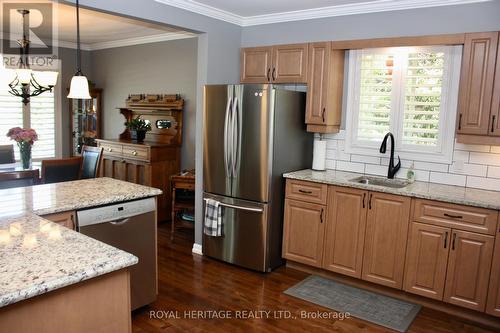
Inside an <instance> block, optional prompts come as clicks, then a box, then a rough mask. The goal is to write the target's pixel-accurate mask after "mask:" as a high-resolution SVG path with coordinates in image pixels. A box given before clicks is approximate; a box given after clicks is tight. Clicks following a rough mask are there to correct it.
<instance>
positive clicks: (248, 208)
mask: <svg viewBox="0 0 500 333" xmlns="http://www.w3.org/2000/svg"><path fill="white" fill-rule="evenodd" d="M204 198H212V199H215V200H218V201H219V202H221V204H222V206H223V208H222V223H223V227H222V230H223V235H222V236H221V237H212V236H207V235H205V234H203V254H204V255H207V256H209V257H212V258H215V259H219V260H222V261H226V262H229V263H232V264H236V265H239V266H242V267H245V268H250V269H254V270H257V271H261V272H265V271H267V269H268V265H269V263H268V253H267V246H266V244H267V237H268V221H267V217H268V205H267V204H260V203H255V202H251V201H246V200H238V199H234V198H229V197H223V196H218V195H213V194H209V193H205V194H204Z"/></svg>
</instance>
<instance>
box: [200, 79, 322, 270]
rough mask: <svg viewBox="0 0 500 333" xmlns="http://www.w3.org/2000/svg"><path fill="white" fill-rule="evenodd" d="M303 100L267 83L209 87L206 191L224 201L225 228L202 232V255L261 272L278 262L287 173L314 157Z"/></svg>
mask: <svg viewBox="0 0 500 333" xmlns="http://www.w3.org/2000/svg"><path fill="white" fill-rule="evenodd" d="M305 100H306V96H305V93H304V92H297V91H289V90H286V89H284V88H281V87H279V86H272V85H267V84H263V85H255V84H252V85H248V84H247V85H207V86H205V90H204V130H203V136H204V138H203V139H204V141H203V142H204V143H203V145H204V146H203V150H204V156H203V179H204V184H203V187H204V194H203V196H204V199H207V198H212V199H215V200H217V201H219V202H220V204H221V206H222V223H223V227H222V232H223V235H222V236H220V237H213V236H207V235H205V234H203V254H205V255H207V256H210V257H213V258H217V259H219V260H223V261H226V262H229V263H232V264H236V265H239V266H243V267H246V268H250V269H254V270H258V271H263V272H266V271H270V270H272V269H273V268H275V267H277V266H279V265H281V263H282V259H281V243H282V229H283V202H284V189H285V182H284V179H283V177H282V174H283V173H284V172H288V171H294V170H299V169H304V168H309V167H310V166H311V160H312V146H313V135H312V134H311V133H307V132H306V127H305V122H304V118H305ZM204 207H205V205H204Z"/></svg>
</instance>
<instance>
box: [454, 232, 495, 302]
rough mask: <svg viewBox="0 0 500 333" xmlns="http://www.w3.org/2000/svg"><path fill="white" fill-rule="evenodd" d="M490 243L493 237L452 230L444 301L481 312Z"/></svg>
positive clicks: (485, 286) (489, 266)
mask: <svg viewBox="0 0 500 333" xmlns="http://www.w3.org/2000/svg"><path fill="white" fill-rule="evenodd" d="M493 243H494V238H493V237H492V236H486V235H480V234H476V233H472V232H465V231H457V230H452V239H451V249H450V258H449V260H448V270H447V273H446V287H445V290H444V301H445V302H448V303H451V304H455V305H460V306H463V307H466V308H469V309H473V310H478V311H484V309H485V305H486V296H487V291H488V281H489V277H490V269H491V258H492V256H493Z"/></svg>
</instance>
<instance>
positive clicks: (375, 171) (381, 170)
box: [365, 164, 387, 176]
mask: <svg viewBox="0 0 500 333" xmlns="http://www.w3.org/2000/svg"><path fill="white" fill-rule="evenodd" d="M365 173H367V174H369V175H376V176H387V166H386V165H375V164H367V165H366V166H365Z"/></svg>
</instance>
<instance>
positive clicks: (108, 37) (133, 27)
mask: <svg viewBox="0 0 500 333" xmlns="http://www.w3.org/2000/svg"><path fill="white" fill-rule="evenodd" d="M55 13H56V17H57V22H54V23H55V24H56V26H57V27H58V29H57V30H58V32H57V33H58V36H57V41H58V45H59V46H62V47H72V48H74V47H75V46H76V9H75V7H74V6H70V5H64V4H59V5H57V7H56V8H55ZM30 15H31V17H30V20H37V19H40V18H38V17H36V12H33V13H31V14H30ZM16 21H17V22H16ZM12 26H13V27H15V28H18V31H17V34H15V35H16V36H20V35H21V31H22V16H21V15H19V16H17V20H15V21H13V22H12ZM46 33H47V32H40V33H39V34H40V35H41V37H43V35H44V34H46ZM45 36H47V35H45ZM80 36H81V43H82V48H83V49H87V50H95V49H104V48H110V47H118V46H126V45H136V44H143V43H150V42H158V41H164V40H173V39H180V38H190V37H193V36H194V35H193V34H191V33H188V32H185V31H182V30H178V29H174V28H171V27H168V26H163V25H159V24H151V23H147V22H143V21H139V20H133V19H128V18H124V17H120V16H115V15H110V14H105V13H101V12H97V11H92V10H88V9H83V8H80ZM16 39H17V38H16ZM29 39H30V40H31V41H32V43H34V44H36V41H37V37H36V36H34V35H33V34H31V35H30V37H29Z"/></svg>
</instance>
